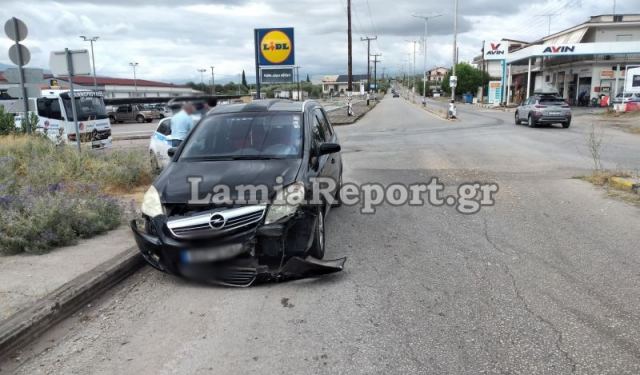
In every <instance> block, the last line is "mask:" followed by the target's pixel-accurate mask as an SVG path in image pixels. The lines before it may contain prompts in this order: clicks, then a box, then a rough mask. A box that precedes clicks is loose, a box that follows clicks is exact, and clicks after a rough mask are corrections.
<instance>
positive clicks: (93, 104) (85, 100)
mask: <svg viewBox="0 0 640 375" xmlns="http://www.w3.org/2000/svg"><path fill="white" fill-rule="evenodd" d="M75 101H76V111H77V112H78V121H89V120H100V119H105V118H108V117H109V116H108V115H107V110H106V108H105V106H104V101H103V100H102V98H101V97H96V96H93V97H92V96H87V97H80V98H75ZM63 102H64V109H65V111H66V113H67V118H68V119H69V120H73V109H72V106H71V99H70V98H69V97H66V98H63Z"/></svg>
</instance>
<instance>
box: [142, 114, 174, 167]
mask: <svg viewBox="0 0 640 375" xmlns="http://www.w3.org/2000/svg"><path fill="white" fill-rule="evenodd" d="M179 144H180V140H176V139H173V138H172V137H171V117H165V118H163V119H162V120H160V122H158V127H157V128H156V131H155V132H154V133H153V134H152V135H151V141H150V142H149V156H150V157H151V166H152V167H153V168H154V169H155V170H160V169H164V168H166V166H167V164H169V162H170V161H171V158H170V157H169V155H168V153H167V152H168V151H169V149H170V148H172V147H176V146H178V145H179Z"/></svg>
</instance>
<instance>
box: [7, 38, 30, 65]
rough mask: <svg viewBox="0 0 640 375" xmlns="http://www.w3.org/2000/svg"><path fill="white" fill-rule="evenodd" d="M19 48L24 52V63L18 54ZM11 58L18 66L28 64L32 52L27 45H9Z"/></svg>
mask: <svg viewBox="0 0 640 375" xmlns="http://www.w3.org/2000/svg"><path fill="white" fill-rule="evenodd" d="M18 48H20V52H21V53H22V65H21V64H20V59H19V56H18ZM9 60H11V62H12V63H14V64H16V65H18V66H23V65H27V64H28V63H29V61H31V53H30V52H29V49H27V47H25V46H23V45H22V44H19V43H16V44H14V45H12V46H11V47H9Z"/></svg>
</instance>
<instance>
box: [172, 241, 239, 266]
mask: <svg viewBox="0 0 640 375" xmlns="http://www.w3.org/2000/svg"><path fill="white" fill-rule="evenodd" d="M243 252H244V246H243V245H242V244H241V243H236V244H229V245H221V246H215V247H211V248H205V249H185V250H181V251H180V262H181V263H183V264H194V263H208V262H216V261H221V260H226V259H230V258H233V257H235V256H237V255H240V254H242V253H243Z"/></svg>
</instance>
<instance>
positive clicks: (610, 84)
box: [491, 14, 640, 105]
mask: <svg viewBox="0 0 640 375" xmlns="http://www.w3.org/2000/svg"><path fill="white" fill-rule="evenodd" d="M492 64H501V62H500V61H494V62H493V63H492ZM506 64H507V72H508V81H507V82H508V85H506V87H505V88H504V91H506V92H505V94H506V98H507V100H506V101H507V102H511V103H514V102H515V103H519V102H521V101H522V100H524V99H526V98H527V97H529V95H531V94H532V93H533V92H534V91H536V90H543V91H555V92H557V93H558V94H559V95H561V96H562V97H563V98H565V99H566V100H567V101H568V102H569V103H570V104H573V105H586V104H588V103H590V102H591V101H593V100H596V99H597V98H599V97H601V96H603V95H606V96H614V95H616V94H618V93H621V92H622V91H623V90H624V87H625V82H624V80H625V75H626V74H625V72H626V70H627V69H630V68H633V67H637V66H640V14H616V15H613V14H605V15H597V16H592V17H590V19H589V20H588V21H586V22H584V23H581V24H579V25H576V26H573V27H570V28H568V29H566V30H562V31H559V32H557V33H553V34H551V35H547V36H545V37H543V38H541V39H540V40H537V41H535V42H533V43H530V44H529V45H522V46H521V47H520V48H511V47H510V48H509V53H508V56H507V57H506ZM491 75H492V76H493V75H494V74H491Z"/></svg>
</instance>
